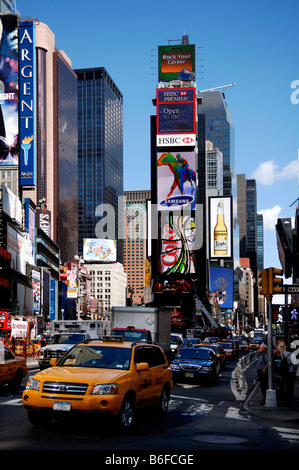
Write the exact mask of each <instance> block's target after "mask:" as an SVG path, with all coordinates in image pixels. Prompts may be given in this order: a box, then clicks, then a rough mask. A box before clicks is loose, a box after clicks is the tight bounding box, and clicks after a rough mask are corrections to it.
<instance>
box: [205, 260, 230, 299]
mask: <svg viewBox="0 0 299 470" xmlns="http://www.w3.org/2000/svg"><path fill="white" fill-rule="evenodd" d="M209 289H210V295H212V296H213V303H217V304H219V306H220V308H233V302H234V270H233V269H230V268H218V267H211V268H210V285H209Z"/></svg>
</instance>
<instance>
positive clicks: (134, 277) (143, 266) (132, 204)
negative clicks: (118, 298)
mask: <svg viewBox="0 0 299 470" xmlns="http://www.w3.org/2000/svg"><path fill="white" fill-rule="evenodd" d="M124 195H125V198H126V240H125V243H124V270H125V272H126V273H127V277H128V291H127V300H128V303H132V305H140V304H141V303H143V302H144V301H145V297H147V292H146V291H147V290H149V289H150V286H149V280H148V276H147V259H146V258H147V201H148V200H150V198H151V191H150V190H147V191H146V190H144V191H125V192H124Z"/></svg>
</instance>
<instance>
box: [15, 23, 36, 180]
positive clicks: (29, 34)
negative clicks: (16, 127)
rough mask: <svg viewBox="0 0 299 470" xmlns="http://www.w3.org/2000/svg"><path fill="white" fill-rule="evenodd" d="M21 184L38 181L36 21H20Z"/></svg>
mask: <svg viewBox="0 0 299 470" xmlns="http://www.w3.org/2000/svg"><path fill="white" fill-rule="evenodd" d="M19 50H20V64H19V65H20V73H19V82H20V103H19V106H20V110H19V111H20V185H21V186H35V185H36V145H35V140H36V139H35V138H36V128H35V125H36V116H35V96H36V83H35V82H36V80H35V76H36V73H35V71H36V67H35V24H34V23H33V21H20V22H19Z"/></svg>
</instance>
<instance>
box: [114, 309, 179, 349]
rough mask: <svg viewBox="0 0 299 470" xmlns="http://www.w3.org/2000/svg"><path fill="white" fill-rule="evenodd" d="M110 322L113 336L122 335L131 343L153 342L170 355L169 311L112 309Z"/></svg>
mask: <svg viewBox="0 0 299 470" xmlns="http://www.w3.org/2000/svg"><path fill="white" fill-rule="evenodd" d="M110 320H111V334H112V335H122V336H123V337H125V338H126V339H128V340H129V341H134V340H148V341H153V342H154V343H158V344H159V345H160V346H161V347H162V349H163V350H164V352H165V354H166V355H169V353H170V334H171V314H170V311H169V309H167V308H152V307H112V309H111V318H110ZM134 330H135V331H134ZM137 330H138V331H137ZM142 333H143V334H142Z"/></svg>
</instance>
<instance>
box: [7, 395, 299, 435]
mask: <svg viewBox="0 0 299 470" xmlns="http://www.w3.org/2000/svg"><path fill="white" fill-rule="evenodd" d="M22 405H23V403H22V398H8V399H4V400H2V401H0V406H22ZM219 409H222V411H223V418H225V419H230V420H242V421H250V420H251V419H252V418H251V416H250V415H249V414H248V413H247V412H244V411H242V410H241V409H240V406H238V404H237V405H235V406H225V402H220V403H218V404H211V403H209V402H207V401H205V400H203V399H201V398H194V397H186V396H180V395H174V396H172V397H171V400H170V403H169V412H171V411H176V413H177V412H179V413H180V414H181V416H190V417H192V416H193V417H200V416H201V417H206V416H208V415H209V414H211V413H212V412H213V411H215V410H217V411H219ZM271 429H272V430H274V431H275V432H277V433H278V434H279V437H280V438H281V439H283V440H286V441H288V442H289V443H291V444H299V429H292V428H290V427H283V426H272V427H271Z"/></svg>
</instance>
